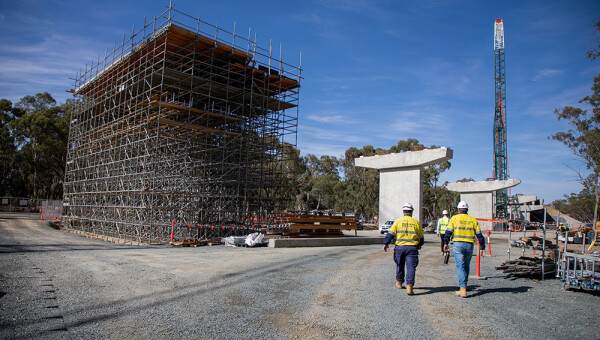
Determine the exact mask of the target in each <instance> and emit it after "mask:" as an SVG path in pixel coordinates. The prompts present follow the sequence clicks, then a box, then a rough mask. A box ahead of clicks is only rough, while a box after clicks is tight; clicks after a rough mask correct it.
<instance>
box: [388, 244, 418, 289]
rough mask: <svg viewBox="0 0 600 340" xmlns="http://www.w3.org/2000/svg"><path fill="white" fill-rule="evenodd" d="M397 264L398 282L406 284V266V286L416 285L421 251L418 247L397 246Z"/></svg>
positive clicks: (395, 254)
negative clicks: (416, 273)
mask: <svg viewBox="0 0 600 340" xmlns="http://www.w3.org/2000/svg"><path fill="white" fill-rule="evenodd" d="M394 262H396V281H400V282H401V283H404V266H406V284H407V285H411V286H412V285H414V284H415V272H416V271H417V265H418V264H419V250H418V249H417V247H416V246H396V248H395V249H394Z"/></svg>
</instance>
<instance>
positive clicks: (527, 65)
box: [0, 0, 600, 203]
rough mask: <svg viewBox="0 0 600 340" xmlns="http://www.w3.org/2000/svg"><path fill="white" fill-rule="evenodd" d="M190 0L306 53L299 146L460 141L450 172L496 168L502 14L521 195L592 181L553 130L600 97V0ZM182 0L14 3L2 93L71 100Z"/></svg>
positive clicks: (4, 20) (8, 1)
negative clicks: (78, 79)
mask: <svg viewBox="0 0 600 340" xmlns="http://www.w3.org/2000/svg"><path fill="white" fill-rule="evenodd" d="M292 3H293V2H291V1H233V0H221V1H176V2H174V4H175V8H176V9H178V10H180V11H182V12H185V13H187V14H190V15H192V16H200V18H201V19H202V20H203V21H206V22H208V23H213V24H217V23H218V24H219V27H222V28H225V29H228V30H230V31H232V30H233V26H234V22H236V27H237V29H238V30H241V31H247V30H248V28H251V29H252V32H253V33H256V34H257V38H258V44H259V45H260V46H266V47H267V48H268V46H269V40H272V42H273V46H279V45H280V44H281V45H282V50H283V58H284V60H285V61H286V62H288V63H290V64H297V63H298V62H299V59H300V53H302V69H303V71H302V72H303V73H302V75H303V80H302V89H301V92H300V109H299V116H300V122H299V124H300V125H299V130H298V145H297V146H298V148H299V149H300V150H301V152H302V154H303V155H306V154H308V153H311V154H316V155H331V156H342V155H343V153H344V151H345V150H346V149H347V148H349V147H352V146H354V147H358V148H361V147H362V146H364V145H372V146H374V147H376V148H378V147H380V148H386V149H387V148H389V147H391V146H392V145H395V144H396V143H397V141H398V140H402V139H408V138H416V139H418V140H419V141H420V142H421V143H423V144H424V145H427V146H429V145H434V144H435V145H440V146H447V147H450V148H452V149H453V150H454V159H453V160H452V168H451V169H450V170H449V171H447V172H446V173H444V175H443V177H442V181H449V182H454V181H456V180H458V179H462V178H465V177H466V178H469V177H470V178H473V179H475V180H483V179H485V178H488V177H491V176H492V149H493V139H492V127H493V116H494V80H493V76H494V68H493V66H494V65H493V63H494V58H493V56H494V53H493V28H494V20H495V19H496V18H502V19H503V20H504V27H505V43H506V53H505V55H506V82H507V85H506V89H507V103H506V104H507V108H506V113H507V126H508V127H507V130H508V163H509V168H510V175H511V177H512V178H518V179H521V180H522V183H521V184H520V185H519V186H517V187H515V188H513V189H512V193H513V194H515V193H522V194H528V195H529V194H537V195H538V196H539V197H540V198H543V199H544V200H545V201H546V202H547V203H549V202H551V201H552V200H554V199H557V198H561V197H562V195H564V194H568V193H571V192H579V191H580V190H581V186H580V185H579V184H578V183H577V181H576V175H575V172H574V171H573V170H572V169H570V168H569V167H571V168H574V169H579V170H585V169H584V165H583V164H582V163H581V162H579V161H578V160H577V159H576V158H575V157H574V156H573V155H572V153H571V152H570V151H569V150H568V149H567V148H565V147H564V146H562V144H560V143H558V142H556V141H553V140H549V139H548V136H549V135H551V134H553V133H556V132H558V131H564V130H566V129H568V125H567V124H566V123H565V122H559V121H557V119H556V117H555V115H554V113H553V112H554V110H555V109H556V108H561V107H563V106H566V105H571V106H579V105H580V104H579V103H578V101H579V100H580V99H581V98H583V97H584V96H586V95H587V94H590V93H591V91H590V87H591V86H592V81H593V77H594V76H596V75H598V74H600V61H591V60H589V59H586V58H585V52H586V51H587V50H589V49H590V48H591V47H592V46H593V43H594V41H597V39H598V38H599V35H598V34H597V33H596V32H595V31H594V27H593V25H594V23H595V22H596V21H597V20H600V1H592V0H590V1H577V0H575V1H495V2H492V1H445V0H420V1H393V0H389V1H377V0H375V1H367V0H347V1H334V0H306V1H298V2H297V3H296V4H292ZM168 4H169V2H168V1H156V0H148V1H113V0H108V1H72V0H63V1H38V0H18V1H13V0H4V1H2V2H1V3H0V32H1V33H0V46H2V48H1V49H0V98H7V99H9V100H11V101H13V102H16V101H18V99H20V98H21V97H23V96H25V95H29V94H35V93H38V92H44V91H48V92H50V93H51V94H52V95H53V96H54V97H55V98H56V99H57V100H58V101H59V102H61V103H62V102H64V101H65V100H66V99H67V98H69V96H70V95H69V94H68V93H66V92H65V91H66V90H68V89H70V88H72V85H73V81H72V80H71V79H69V78H74V77H75V74H76V73H77V72H78V71H79V70H80V69H81V68H85V65H86V64H90V63H91V62H92V61H93V60H96V58H97V57H98V55H100V54H102V55H103V54H104V51H105V50H106V49H109V50H111V49H112V47H113V44H114V42H115V41H119V42H120V41H121V40H122V38H123V34H128V35H129V34H130V33H131V31H132V27H133V25H136V26H138V27H139V26H140V25H141V24H143V22H144V16H147V17H149V18H151V17H153V16H155V15H158V14H160V13H161V12H162V11H163V10H164V8H165V7H166V6H167V5H168Z"/></svg>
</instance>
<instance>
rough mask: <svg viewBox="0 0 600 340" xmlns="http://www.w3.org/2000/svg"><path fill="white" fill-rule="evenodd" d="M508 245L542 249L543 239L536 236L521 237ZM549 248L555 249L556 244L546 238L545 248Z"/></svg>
mask: <svg viewBox="0 0 600 340" xmlns="http://www.w3.org/2000/svg"><path fill="white" fill-rule="evenodd" d="M510 245H511V246H512V247H517V248H533V249H538V250H542V249H544V241H543V239H542V238H541V237H538V236H530V237H521V238H519V239H518V240H516V241H512V242H511V244H510ZM550 249H556V245H555V244H552V242H551V241H548V240H546V250H550Z"/></svg>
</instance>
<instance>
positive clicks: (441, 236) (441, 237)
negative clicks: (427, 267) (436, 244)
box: [440, 234, 444, 253]
mask: <svg viewBox="0 0 600 340" xmlns="http://www.w3.org/2000/svg"><path fill="white" fill-rule="evenodd" d="M440 247H441V248H442V253H443V252H444V234H440Z"/></svg>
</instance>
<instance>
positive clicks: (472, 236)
mask: <svg viewBox="0 0 600 340" xmlns="http://www.w3.org/2000/svg"><path fill="white" fill-rule="evenodd" d="M448 232H450V234H453V236H454V238H453V239H454V242H468V243H475V240H476V239H477V236H478V235H477V234H479V236H482V235H481V230H480V229H479V223H477V220H476V219H475V218H473V217H471V216H469V215H467V214H458V215H454V216H452V218H451V219H450V223H448V227H447V228H446V234H448ZM482 238H483V237H482ZM480 246H481V245H480Z"/></svg>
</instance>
